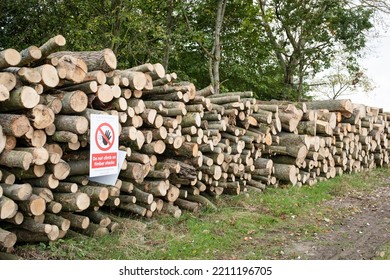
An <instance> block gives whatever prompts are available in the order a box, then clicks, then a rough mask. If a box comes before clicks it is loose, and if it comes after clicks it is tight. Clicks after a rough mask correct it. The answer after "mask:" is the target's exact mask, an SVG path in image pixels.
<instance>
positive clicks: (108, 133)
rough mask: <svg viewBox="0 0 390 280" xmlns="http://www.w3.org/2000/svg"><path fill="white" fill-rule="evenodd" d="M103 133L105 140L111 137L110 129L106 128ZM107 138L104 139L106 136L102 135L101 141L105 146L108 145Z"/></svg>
mask: <svg viewBox="0 0 390 280" xmlns="http://www.w3.org/2000/svg"><path fill="white" fill-rule="evenodd" d="M104 135H105V136H106V137H107V140H110V139H111V137H112V136H111V131H109V130H106V131H105V132H104ZM107 140H106V138H105V137H102V142H103V144H104V145H105V146H106V145H108V142H107Z"/></svg>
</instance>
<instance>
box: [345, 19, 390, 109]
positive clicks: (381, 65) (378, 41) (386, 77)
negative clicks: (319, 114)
mask: <svg viewBox="0 0 390 280" xmlns="http://www.w3.org/2000/svg"><path fill="white" fill-rule="evenodd" d="M387 22H388V23H390V17H389V19H388V20H387ZM362 65H363V67H364V68H366V69H367V72H366V73H367V75H368V76H369V78H370V79H372V80H373V82H374V85H375V89H374V90H373V91H372V92H371V93H369V95H367V94H362V93H359V94H354V95H350V96H348V97H345V98H350V99H351V100H352V102H353V103H361V104H366V105H369V106H374V107H379V108H383V109H384V110H385V111H387V112H390V33H389V32H388V30H386V29H384V30H382V31H381V34H380V36H379V37H378V38H375V39H371V40H370V42H369V44H368V51H367V54H366V56H365V58H364V59H363V60H362Z"/></svg>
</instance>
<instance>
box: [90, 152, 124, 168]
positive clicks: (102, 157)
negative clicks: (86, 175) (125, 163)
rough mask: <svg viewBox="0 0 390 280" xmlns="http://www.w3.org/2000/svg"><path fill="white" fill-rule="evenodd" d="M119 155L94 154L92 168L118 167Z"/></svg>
mask: <svg viewBox="0 0 390 280" xmlns="http://www.w3.org/2000/svg"><path fill="white" fill-rule="evenodd" d="M117 160H118V159H117V153H102V154H92V168H103V167H114V166H117V164H118V163H117Z"/></svg>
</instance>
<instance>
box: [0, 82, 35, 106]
mask: <svg viewBox="0 0 390 280" xmlns="http://www.w3.org/2000/svg"><path fill="white" fill-rule="evenodd" d="M38 103H39V95H38V93H37V92H36V90H35V89H33V88H32V87H29V86H22V87H19V88H16V89H14V90H12V91H11V93H10V97H9V98H8V99H7V100H4V101H3V102H2V106H1V107H0V112H12V111H18V110H25V109H31V108H34V107H35V106H36V105H38Z"/></svg>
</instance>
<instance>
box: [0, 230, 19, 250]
mask: <svg viewBox="0 0 390 280" xmlns="http://www.w3.org/2000/svg"><path fill="white" fill-rule="evenodd" d="M16 240H17V237H16V235H15V234H14V233H12V232H9V231H7V230H4V229H2V228H0V246H2V247H5V248H12V247H13V246H14V245H15V243H16Z"/></svg>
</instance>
